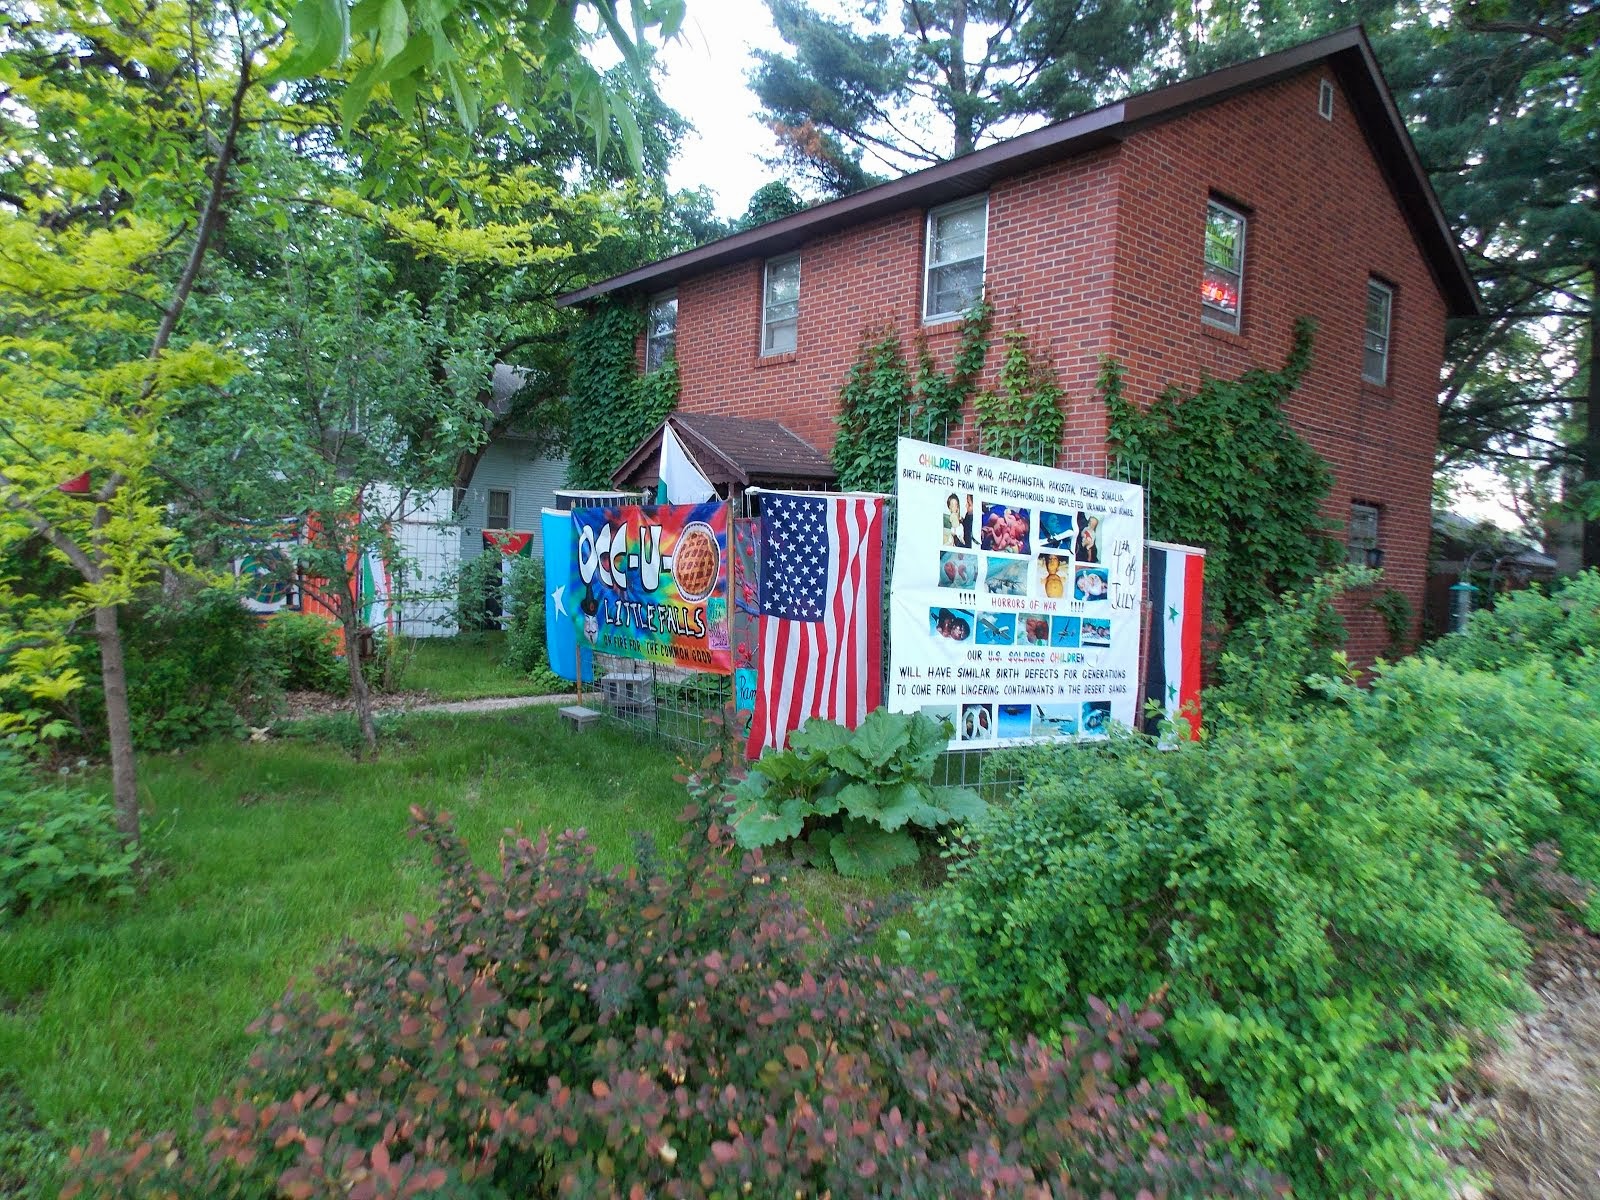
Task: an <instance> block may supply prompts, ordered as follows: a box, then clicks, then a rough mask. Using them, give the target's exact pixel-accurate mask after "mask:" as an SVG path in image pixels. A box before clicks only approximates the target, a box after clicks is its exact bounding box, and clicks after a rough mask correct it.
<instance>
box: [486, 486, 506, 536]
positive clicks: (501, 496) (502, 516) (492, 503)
mask: <svg viewBox="0 0 1600 1200" xmlns="http://www.w3.org/2000/svg"><path fill="white" fill-rule="evenodd" d="M483 527H484V528H485V529H510V528H511V489H510V488H490V489H489V508H488V511H486V512H485V513H484V516H483Z"/></svg>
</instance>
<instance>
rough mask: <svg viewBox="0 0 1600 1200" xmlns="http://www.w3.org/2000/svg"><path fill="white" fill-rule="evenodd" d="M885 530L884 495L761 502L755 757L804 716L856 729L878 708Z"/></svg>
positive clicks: (774, 497) (775, 496)
mask: <svg viewBox="0 0 1600 1200" xmlns="http://www.w3.org/2000/svg"><path fill="white" fill-rule="evenodd" d="M883 526H884V505H883V500H882V498H881V497H873V496H797V495H788V494H784V493H767V494H766V495H764V496H763V497H762V500H761V619H760V634H761V676H760V681H759V683H758V685H757V689H756V710H755V718H754V720H753V721H751V723H750V741H749V744H748V746H747V747H746V750H747V753H748V754H749V755H750V757H752V758H754V757H756V756H758V755H759V754H760V753H761V752H762V751H763V750H765V749H767V748H769V747H772V748H776V749H780V750H781V749H782V748H783V745H784V742H785V741H786V740H787V738H788V736H789V734H790V732H791V731H793V730H795V729H798V728H799V727H800V726H801V725H803V724H804V723H805V721H806V719H807V718H808V717H826V718H828V719H829V720H832V721H838V722H839V723H840V724H841V725H844V726H846V727H847V728H851V729H853V728H855V727H856V726H857V725H859V724H860V723H861V721H862V720H863V719H864V718H865V717H866V715H867V714H868V713H869V712H871V711H872V710H873V709H874V708H877V707H878V706H879V704H880V703H882V700H883V680H882V678H881V675H882V661H881V659H882V652H883V651H882V631H883V612H882V608H883Z"/></svg>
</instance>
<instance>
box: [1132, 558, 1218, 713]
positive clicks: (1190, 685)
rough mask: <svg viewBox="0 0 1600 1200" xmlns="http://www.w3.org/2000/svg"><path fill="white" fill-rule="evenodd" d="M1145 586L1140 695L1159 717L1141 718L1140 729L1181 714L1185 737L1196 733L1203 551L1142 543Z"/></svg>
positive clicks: (1198, 705)
mask: <svg viewBox="0 0 1600 1200" xmlns="http://www.w3.org/2000/svg"><path fill="white" fill-rule="evenodd" d="M1145 547H1146V550H1147V557H1148V566H1147V568H1146V572H1145V578H1146V579H1147V580H1149V586H1150V646H1149V650H1148V652H1147V654H1146V656H1145V669H1144V694H1145V698H1146V699H1147V700H1155V701H1158V702H1159V703H1160V705H1161V708H1162V715H1161V716H1155V717H1145V718H1143V724H1144V731H1145V732H1146V733H1150V734H1154V733H1157V732H1159V726H1160V724H1161V721H1162V720H1163V719H1171V718H1174V717H1180V716H1181V717H1183V718H1184V719H1186V720H1187V721H1188V722H1189V728H1190V737H1192V738H1194V739H1196V740H1198V739H1199V737H1200V626H1201V622H1202V620H1203V611H1202V610H1203V607H1204V606H1203V601H1204V597H1205V570H1206V552H1205V551H1204V550H1200V549H1197V548H1196V547H1194V546H1175V545H1172V544H1171V543H1169V542H1146V543H1145Z"/></svg>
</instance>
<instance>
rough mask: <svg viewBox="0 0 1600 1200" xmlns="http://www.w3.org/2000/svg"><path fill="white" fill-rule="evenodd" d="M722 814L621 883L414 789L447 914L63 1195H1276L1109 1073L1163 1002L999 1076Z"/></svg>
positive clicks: (302, 1010) (587, 848) (946, 996)
mask: <svg viewBox="0 0 1600 1200" xmlns="http://www.w3.org/2000/svg"><path fill="white" fill-rule="evenodd" d="M692 786H693V787H694V789H695V790H696V791H698V792H700V793H701V799H702V801H707V800H709V799H710V798H711V797H713V796H714V795H715V794H716V793H717V792H718V791H720V787H719V786H717V784H716V781H714V780H707V779H704V778H700V777H697V778H696V779H695V780H693V781H692ZM715 808H716V805H715V803H714V800H711V802H710V803H708V804H706V805H705V806H704V807H700V808H693V809H690V810H689V813H688V814H686V816H688V817H689V818H690V824H689V829H688V832H687V834H686V835H685V837H684V839H683V853H682V854H681V855H670V856H663V855H658V854H656V853H655V852H654V851H653V849H652V848H651V847H650V846H649V845H643V846H641V848H640V850H639V854H638V859H639V864H638V869H637V870H629V871H627V872H620V871H619V872H612V873H605V872H604V871H602V869H600V868H599V867H598V866H597V865H596V863H595V858H594V848H593V847H592V846H591V845H590V844H589V843H588V842H587V839H586V838H585V837H584V836H583V835H582V834H579V833H566V834H562V835H560V836H559V837H556V838H554V839H552V838H550V837H549V836H548V835H541V836H540V837H539V838H538V840H537V841H529V840H527V839H525V838H520V837H517V838H507V839H506V840H505V841H503V842H502V848H501V857H500V869H499V871H498V872H497V873H490V872H487V871H481V870H479V869H478V868H477V867H475V866H474V864H473V862H472V860H471V858H470V857H469V855H468V853H467V850H466V848H465V846H464V845H463V844H462V842H461V841H460V840H459V838H458V837H457V836H456V834H455V833H454V831H453V829H452V828H451V827H450V825H449V823H448V822H447V821H446V820H445V819H443V818H442V817H439V816H435V815H432V814H429V813H425V812H423V811H421V810H417V809H414V810H413V814H414V820H415V822H416V828H417V831H418V833H420V835H421V836H422V838H423V839H424V840H425V841H426V842H427V843H428V844H429V845H430V846H431V847H432V849H433V852H434V857H435V860H436V861H437V862H438V863H439V865H440V866H441V867H442V869H443V871H444V875H445V878H444V883H443V886H442V888H441V890H440V899H439V906H438V909H437V911H436V912H435V913H434V914H433V916H432V917H431V918H430V919H428V920H426V921H424V922H417V921H411V922H408V926H407V934H406V936H405V938H404V939H403V941H402V942H401V943H400V944H399V945H398V946H396V945H394V944H392V943H384V944H382V945H375V946H371V947H363V946H354V945H352V946H349V947H348V948H347V949H346V950H345V951H344V952H343V953H342V954H341V955H340V957H339V959H338V960H337V961H336V962H335V963H334V964H333V965H332V966H331V967H330V968H329V969H328V970H327V971H326V972H325V973H324V977H323V979H324V983H325V985H326V988H325V991H323V992H318V991H306V992H302V993H298V994H294V993H291V994H290V995H289V996H287V997H286V998H285V999H284V1000H283V1001H282V1002H280V1003H279V1005H278V1006H277V1007H276V1008H275V1009H274V1010H273V1011H272V1012H271V1013H270V1014H269V1015H268V1016H267V1017H265V1018H263V1020H262V1021H261V1022H260V1023H259V1024H258V1025H257V1027H256V1028H257V1029H258V1030H259V1031H260V1032H261V1033H262V1035H263V1039H262V1042H261V1045H260V1047H259V1049H258V1050H257V1051H256V1053H255V1054H254V1056H253V1057H252V1058H251V1065H250V1067H249V1068H248V1070H247V1071H246V1073H245V1075H244V1076H243V1077H242V1078H241V1079H240V1080H239V1082H238V1084H237V1086H236V1088H235V1090H234V1092H233V1094H232V1096H231V1097H230V1098H225V1099H222V1100H219V1101H218V1103H217V1104H216V1105H215V1106H214V1107H213V1109H212V1110H211V1112H210V1114H209V1115H205V1116H202V1117H201V1118H200V1120H201V1122H202V1123H203V1125H205V1126H206V1127H208V1132H207V1133H206V1136H205V1139H204V1142H205V1149H204V1151H203V1152H200V1153H195V1154H186V1153H185V1151H184V1148H183V1146H182V1145H181V1144H179V1143H177V1142H175V1141H174V1140H173V1139H171V1138H170V1137H160V1138H157V1139H154V1140H153V1141H144V1142H140V1143H137V1144H136V1145H134V1146H131V1147H129V1148H128V1149H127V1150H126V1151H124V1150H114V1149H112V1148H111V1147H109V1146H108V1145H107V1143H106V1140H105V1139H104V1137H103V1136H101V1137H99V1138H97V1139H96V1141H95V1143H94V1144H93V1145H92V1146H90V1147H89V1148H88V1150H87V1152H86V1153H85V1154H83V1155H82V1156H80V1157H79V1158H78V1159H77V1160H76V1161H75V1164H74V1176H75V1177H74V1179H73V1180H72V1181H71V1182H70V1183H69V1185H68V1187H67V1188H66V1190H65V1191H64V1192H63V1195H64V1196H66V1197H68V1198H70V1197H73V1196H76V1195H79V1194H89V1195H95V1196H102V1195H120V1196H151V1197H154V1196H156V1195H164V1196H166V1195H176V1196H193V1197H199V1196H206V1195H222V1194H234V1195H253V1194H263V1195H264V1194H267V1193H274V1194H287V1195H297V1196H304V1197H329V1198H332V1197H336V1196H345V1195H348V1194H351V1193H352V1190H356V1191H358V1192H359V1189H361V1188H363V1187H367V1186H370V1187H372V1188H375V1189H378V1190H377V1191H375V1192H374V1194H393V1195H408V1194H409V1195H417V1194H423V1193H427V1194H434V1195H442V1194H448V1195H458V1196H484V1197H488V1196H508V1195H516V1196H528V1197H535V1198H539V1197H554V1196H557V1195H561V1196H567V1195H578V1194H589V1193H590V1192H595V1193H596V1194H612V1193H618V1194H620V1193H621V1192H623V1191H624V1190H625V1189H628V1190H631V1191H632V1192H633V1193H636V1194H640V1195H643V1194H654V1195H663V1196H685V1197H705V1198H710V1197H719V1196H741V1195H781V1196H791V1195H805V1196H820V1195H834V1196H847V1195H894V1196H902V1197H946V1196H956V1195H979V1194H982V1195H992V1196H1004V1197H1017V1198H1018V1200H1020V1197H1022V1196H1023V1195H1025V1194H1034V1195H1036V1194H1038V1188H1039V1186H1040V1185H1049V1186H1050V1187H1052V1188H1053V1189H1055V1191H1054V1194H1061V1195H1072V1194H1079V1195H1099V1194H1102V1193H1109V1194H1115V1195H1127V1196H1132V1195H1134V1194H1135V1193H1137V1192H1139V1191H1140V1190H1141V1189H1149V1192H1150V1194H1162V1195H1170V1196H1174V1197H1178V1196H1183V1197H1196V1198H1198V1197H1201V1196H1215V1195H1228V1196H1244V1197H1250V1196H1266V1195H1269V1194H1271V1193H1270V1188H1269V1186H1268V1181H1267V1180H1265V1179H1264V1178H1263V1177H1262V1176H1261V1174H1260V1173H1259V1172H1257V1171H1254V1170H1250V1169H1245V1168H1242V1167H1240V1166H1239V1165H1237V1164H1236V1163H1235V1162H1234V1161H1233V1160H1232V1159H1231V1157H1230V1156H1229V1155H1228V1153H1227V1149H1226V1145H1225V1143H1226V1138H1227V1134H1226V1132H1222V1133H1221V1134H1219V1133H1218V1131H1217V1130H1216V1129H1215V1128H1214V1127H1211V1126H1209V1125H1206V1124H1203V1123H1201V1122H1199V1121H1196V1120H1193V1119H1185V1118H1178V1119H1168V1118H1167V1116H1166V1113H1165V1111H1164V1106H1165V1104H1166V1103H1167V1102H1168V1100H1169V1097H1168V1096H1167V1095H1166V1094H1164V1093H1163V1091H1162V1090H1161V1089H1159V1088H1156V1089H1152V1088H1150V1087H1149V1086H1148V1085H1141V1086H1139V1087H1123V1086H1119V1084H1118V1083H1117V1082H1115V1081H1116V1080H1117V1079H1118V1078H1119V1077H1120V1076H1121V1075H1123V1074H1124V1073H1126V1072H1128V1071H1130V1070H1131V1069H1133V1066H1134V1063H1135V1060H1136V1057H1137V1056H1138V1055H1140V1054H1141V1053H1143V1052H1145V1051H1146V1050H1147V1049H1148V1048H1149V1046H1150V1045H1151V1044H1152V1042H1153V1040H1154V1038H1153V1034H1152V1032H1151V1030H1152V1029H1153V1028H1154V1027H1155V1026H1156V1025H1158V1024H1159V1018H1158V1017H1155V1016H1154V1015H1152V1014H1143V1015H1140V1016H1135V1015H1133V1014H1132V1013H1131V1012H1129V1011H1127V1010H1126V1009H1123V1010H1119V1011H1112V1010H1111V1009H1109V1008H1107V1007H1106V1006H1105V1005H1095V1006H1091V1008H1090V1010H1089V1019H1088V1025H1087V1028H1083V1029H1077V1028H1074V1029H1072V1030H1071V1032H1070V1033H1069V1035H1068V1036H1066V1037H1065V1038H1063V1039H1062V1040H1061V1041H1060V1042H1059V1043H1054V1044H1052V1045H1050V1046H1045V1045H1041V1044H1040V1043H1038V1042H1033V1041H1030V1042H1028V1043H1026V1044H1023V1045H1019V1046H1015V1047H1012V1048H1011V1056H1010V1057H1011V1065H1008V1066H1005V1067H1000V1066H998V1065H996V1063H995V1062H994V1059H993V1056H992V1055H991V1053H990V1049H989V1046H988V1044H987V1042H986V1041H985V1040H984V1039H983V1038H982V1036H981V1035H980V1034H979V1033H978V1031H977V1030H975V1029H974V1028H973V1027H972V1026H971V1024H970V1023H969V1022H968V1021H967V1020H966V1019H965V1018H964V1017H963V1016H962V1014H961V1012H960V1009H959V1007H958V1006H957V1001H956V997H955V996H954V995H953V994H952V993H951V992H950V990H949V989H948V988H945V987H943V986H941V985H940V984H939V983H938V982H937V981H936V980H935V979H934V978H933V977H932V976H928V975H922V974H918V973H916V972H913V971H911V970H909V969H907V968H903V967H891V966H888V965H886V964H885V962H884V961H883V960H882V958H881V957H879V956H877V955H874V954H872V953H871V952H870V942H869V939H870V937H871V936H872V934H873V932H874V931H873V929H872V927H871V925H870V924H866V925H863V926H861V927H859V928H856V929H852V930H848V931H846V932H844V933H843V934H842V935H840V936H834V937H825V936H822V933H821V931H820V930H819V929H817V928H816V927H814V926H813V925H812V924H811V923H810V922H809V921H808V920H807V919H806V918H805V917H804V916H803V914H802V913H801V912H800V911H799V910H798V909H797V908H796V907H795V905H794V904H793V902H792V901H790V900H789V899H788V897H787V896H786V894H785V893H784V891H783V890H782V888H781V886H780V885H779V884H778V883H777V882H776V881H775V880H773V878H772V875H771V872H770V871H769V870H767V869H766V868H764V867H763V866H762V865H761V864H760V862H759V860H758V859H755V858H751V857H746V858H744V860H743V861H742V862H741V861H739V855H738V853H737V851H736V850H735V848H734V847H733V846H732V845H731V842H730V839H729V837H728V833H727V831H726V830H725V829H724V828H722V827H720V826H718V825H717V824H715V822H714V820H712V819H710V817H709V816H708V814H709V813H711V812H714V811H715ZM324 994H325V995H329V996H337V997H338V1003H337V1004H335V1005H327V1004H325V1003H324V1002H323V1001H322V1000H320V999H319V998H318V997H319V995H324ZM363 1194H364V1193H363Z"/></svg>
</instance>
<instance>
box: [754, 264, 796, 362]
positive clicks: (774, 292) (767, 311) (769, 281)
mask: <svg viewBox="0 0 1600 1200" xmlns="http://www.w3.org/2000/svg"><path fill="white" fill-rule="evenodd" d="M761 296H762V299H761V353H762V354H787V353H789V351H791V350H793V349H794V348H795V340H796V334H797V332H798V330H799V328H800V256H799V255H798V254H786V255H784V257H782V258H769V259H767V271H766V281H765V283H764V284H763V285H762V290H761Z"/></svg>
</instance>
